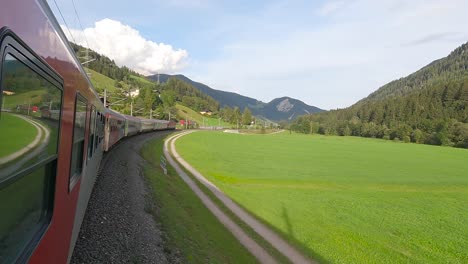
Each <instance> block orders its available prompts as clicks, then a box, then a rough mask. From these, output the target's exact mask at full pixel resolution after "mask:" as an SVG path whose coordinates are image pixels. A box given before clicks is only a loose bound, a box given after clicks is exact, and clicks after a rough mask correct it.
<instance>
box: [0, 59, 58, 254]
mask: <svg viewBox="0 0 468 264" xmlns="http://www.w3.org/2000/svg"><path fill="white" fill-rule="evenodd" d="M31 56H32V55H31ZM1 65H2V72H1V82H0V90H1V97H0V109H1V112H0V131H1V132H0V212H2V215H1V217H0V263H10V262H16V260H17V259H18V257H19V256H24V254H26V253H25V252H29V251H28V249H30V248H31V247H33V246H34V245H33V244H34V243H33V241H36V240H35V239H36V238H37V237H40V235H41V234H42V232H43V231H44V230H45V227H46V226H47V224H48V223H49V221H50V213H51V210H52V206H51V201H52V199H53V187H54V181H55V175H56V164H57V149H58V136H59V124H60V116H61V115H60V111H61V102H62V90H61V89H60V88H59V86H61V84H59V83H58V82H57V80H54V79H53V78H51V77H50V76H49V75H48V74H47V73H45V72H44V71H42V70H41V69H40V68H38V67H37V65H34V64H32V63H31V62H30V61H29V60H28V59H27V58H25V57H23V55H22V54H20V53H17V52H13V51H12V52H11V53H6V55H5V56H4V57H3V60H2V64H1Z"/></svg>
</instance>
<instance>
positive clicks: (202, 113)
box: [200, 110, 213, 116]
mask: <svg viewBox="0 0 468 264" xmlns="http://www.w3.org/2000/svg"><path fill="white" fill-rule="evenodd" d="M200 114H201V115H208V116H211V115H212V114H213V112H212V111H211V110H203V111H201V112H200Z"/></svg>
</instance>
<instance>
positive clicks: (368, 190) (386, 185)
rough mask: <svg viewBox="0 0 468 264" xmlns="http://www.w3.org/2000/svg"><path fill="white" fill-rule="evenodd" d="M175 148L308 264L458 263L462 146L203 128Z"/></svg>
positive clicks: (467, 242) (465, 221)
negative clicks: (312, 261)
mask: <svg viewBox="0 0 468 264" xmlns="http://www.w3.org/2000/svg"><path fill="white" fill-rule="evenodd" d="M177 149H178V152H179V154H181V155H182V156H183V157H184V158H185V159H186V160H187V161H188V162H189V163H191V164H192V165H193V166H194V167H195V168H197V169H198V170H199V171H200V172H202V173H203V174H204V175H205V176H207V177H208V178H209V179H210V180H211V181H213V182H214V183H215V184H217V185H218V187H220V188H221V189H222V190H223V191H224V192H226V193H227V194H228V195H229V196H230V197H232V198H233V199H234V200H235V201H236V202H238V203H239V204H240V205H242V206H243V207H245V208H246V209H247V210H249V211H250V212H252V213H253V214H254V215H256V216H258V217H259V218H260V219H261V220H262V221H264V222H266V223H268V224H269V225H271V226H272V227H273V228H275V229H277V230H278V231H279V232H280V233H282V234H283V236H285V237H286V238H287V239H289V240H290V241H291V242H292V243H294V244H296V245H297V246H298V247H299V248H301V249H302V250H303V251H304V252H305V253H306V254H308V255H310V256H311V257H313V258H316V259H318V260H322V261H326V262H332V263H395V262H397V263H406V262H420V263H437V262H441V261H443V262H449V263H462V262H465V261H466V260H468V253H467V252H468V211H467V210H466V204H468V174H467V173H466V172H467V171H468V162H466V161H467V160H468V151H466V150H464V149H454V148H446V147H434V146H427V145H416V144H400V143H395V142H391V141H383V140H375V139H365V138H355V137H332V136H330V137H325V136H307V135H297V134H292V135H289V134H288V133H282V134H277V135H268V136H257V135H236V134H226V133H213V132H198V133H193V134H190V135H187V136H185V137H183V138H181V139H179V141H177Z"/></svg>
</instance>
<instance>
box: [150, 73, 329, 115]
mask: <svg viewBox="0 0 468 264" xmlns="http://www.w3.org/2000/svg"><path fill="white" fill-rule="evenodd" d="M171 77H175V78H177V79H179V80H182V81H184V82H187V83H190V84H191V85H193V86H194V87H195V88H197V89H198V90H200V91H201V92H202V93H204V94H206V95H208V96H210V97H212V98H214V99H215V100H216V101H218V102H219V103H220V105H221V106H229V107H231V108H234V107H239V108H240V109H241V110H243V109H244V108H245V107H248V108H249V109H250V110H251V111H252V113H253V114H254V115H256V116H261V117H263V118H266V119H269V120H273V121H280V120H286V119H288V118H291V117H295V116H299V115H304V114H310V113H318V112H322V111H324V110H322V109H320V108H318V107H315V106H310V105H307V104H305V103H304V102H302V101H300V100H297V99H293V98H289V97H281V98H276V99H274V100H272V101H271V102H269V103H264V102H262V101H259V100H256V99H254V98H251V97H247V96H243V95H240V94H237V93H233V92H226V91H220V90H216V89H213V88H211V87H209V86H208V85H205V84H203V83H200V82H195V81H193V80H191V79H190V78H188V77H186V76H184V75H180V74H178V75H169V74H159V75H158V74H156V75H152V76H148V78H149V79H151V80H154V81H158V80H159V81H160V82H162V83H165V82H167V81H168V80H169V79H170V78H171Z"/></svg>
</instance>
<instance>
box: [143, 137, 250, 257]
mask: <svg viewBox="0 0 468 264" xmlns="http://www.w3.org/2000/svg"><path fill="white" fill-rule="evenodd" d="M162 148H163V139H162V138H157V139H154V140H152V141H150V142H149V143H148V144H146V145H145V146H144V147H143V148H142V151H141V154H142V156H143V158H144V159H145V160H146V161H147V162H148V163H147V165H146V166H145V170H144V171H145V177H146V178H147V179H148V180H149V182H150V184H151V188H152V193H153V199H154V203H155V204H156V208H155V209H154V210H152V213H153V215H154V217H155V219H157V221H158V222H159V223H161V225H162V229H163V231H164V233H165V234H166V244H167V246H166V251H167V253H173V251H177V252H179V253H178V254H180V255H181V258H183V260H182V261H181V262H182V263H257V260H256V259H255V258H254V257H253V256H252V255H251V254H250V253H249V252H248V251H247V249H245V248H244V247H243V246H242V245H241V244H240V243H239V242H238V241H237V239H236V238H235V237H234V236H233V235H232V234H231V233H230V232H229V231H228V230H227V229H226V228H225V227H224V226H223V225H222V224H221V223H220V222H219V221H218V220H217V219H216V217H215V216H214V215H213V214H212V213H211V212H210V211H209V210H208V209H207V208H206V207H205V206H204V205H203V203H202V202H201V201H200V200H199V199H198V197H197V196H196V195H195V194H194V193H193V192H192V190H191V189H190V188H189V187H188V186H187V185H186V184H185V182H184V181H183V180H182V179H181V178H180V177H179V176H177V174H176V173H175V171H174V169H173V168H172V167H170V166H168V175H164V173H163V171H162V169H161V168H160V167H159V163H160V157H161V155H162Z"/></svg>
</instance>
